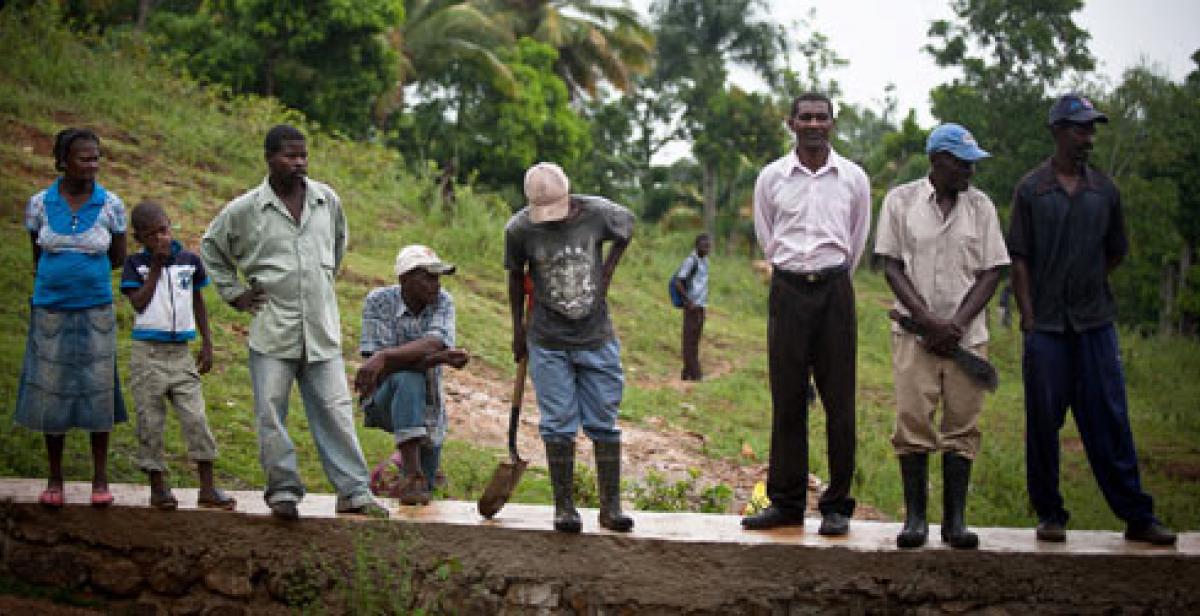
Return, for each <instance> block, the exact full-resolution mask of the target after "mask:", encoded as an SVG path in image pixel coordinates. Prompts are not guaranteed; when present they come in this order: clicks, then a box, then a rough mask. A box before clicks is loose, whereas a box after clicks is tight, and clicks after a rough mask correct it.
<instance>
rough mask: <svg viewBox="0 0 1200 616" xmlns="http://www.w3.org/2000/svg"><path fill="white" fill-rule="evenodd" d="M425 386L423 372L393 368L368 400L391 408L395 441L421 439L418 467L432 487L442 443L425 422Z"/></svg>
mask: <svg viewBox="0 0 1200 616" xmlns="http://www.w3.org/2000/svg"><path fill="white" fill-rule="evenodd" d="M426 387H427V384H426V380H425V373H424V372H406V371H400V372H393V373H392V374H390V375H388V376H387V377H386V378H385V379H384V380H383V382H382V383H380V385H379V388H378V389H376V390H375V394H374V395H373V396H372V397H371V404H372V405H375V406H377V407H379V408H381V409H389V410H390V411H391V416H392V427H393V428H394V430H395V431H394V432H392V434H393V435H394V436H395V439H396V444H397V445H399V444H400V443H403V442H405V441H408V440H411V439H414V438H418V439H421V470H422V471H424V472H425V477H426V479H428V480H429V486H430V488H431V489H432V488H433V482H434V478H435V477H436V475H437V471H438V468H439V467H440V466H441V456H442V446H441V444H440V443H439V444H434V442H433V440H432V439H431V438H430V436H431V435H430V434H429V428H427V427H426V424H425V396H426V393H425V392H426V391H428V390H427V389H426Z"/></svg>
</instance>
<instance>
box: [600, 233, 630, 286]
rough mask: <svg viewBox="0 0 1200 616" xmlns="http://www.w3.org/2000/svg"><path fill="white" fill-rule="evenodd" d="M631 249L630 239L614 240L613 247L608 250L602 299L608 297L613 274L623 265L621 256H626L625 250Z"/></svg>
mask: <svg viewBox="0 0 1200 616" xmlns="http://www.w3.org/2000/svg"><path fill="white" fill-rule="evenodd" d="M626 248H629V239H621V240H613V243H612V246H610V247H609V249H608V255H606V256H605V257H604V273H603V280H602V281H601V284H602V285H603V287H601V289H600V297H607V296H608V286H609V285H610V284H612V277H613V274H614V273H615V272H616V271H617V265H619V264H620V263H621V256H622V255H624V254H625V249H626Z"/></svg>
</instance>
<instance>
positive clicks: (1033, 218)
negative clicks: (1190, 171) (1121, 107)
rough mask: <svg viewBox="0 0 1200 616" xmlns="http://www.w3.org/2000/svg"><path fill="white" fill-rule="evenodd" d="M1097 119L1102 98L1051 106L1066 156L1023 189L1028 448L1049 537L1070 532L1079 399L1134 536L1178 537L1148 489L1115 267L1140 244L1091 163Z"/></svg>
mask: <svg viewBox="0 0 1200 616" xmlns="http://www.w3.org/2000/svg"><path fill="white" fill-rule="evenodd" d="M1096 122H1108V117H1107V116H1105V115H1104V114H1103V113H1101V112H1099V111H1097V110H1096V109H1095V107H1094V106H1093V105H1092V103H1091V101H1089V100H1088V99H1087V98H1084V97H1082V96H1080V95H1078V94H1067V95H1064V96H1062V97H1060V98H1059V99H1058V100H1057V101H1055V103H1054V105H1053V106H1052V107H1051V108H1050V118H1049V124H1050V132H1051V133H1052V134H1053V136H1054V145H1055V150H1054V155H1053V156H1052V157H1051V158H1050V159H1049V160H1047V161H1046V162H1044V163H1042V164H1041V165H1039V166H1038V167H1036V168H1034V169H1033V170H1032V171H1030V172H1029V173H1028V174H1027V175H1026V176H1025V177H1024V178H1022V180H1021V181H1020V183H1019V184H1018V185H1017V189H1016V191H1015V194H1014V196H1013V208H1012V227H1011V229H1010V230H1009V237H1008V252H1009V254H1010V255H1011V257H1012V262H1013V270H1012V285H1013V292H1014V294H1015V295H1016V299H1017V309H1018V310H1019V311H1020V314H1021V331H1022V332H1024V333H1025V354H1024V363H1023V370H1024V380H1025V420H1026V430H1025V455H1026V478H1027V481H1028V488H1029V497H1030V500H1031V501H1032V503H1033V508H1034V511H1036V512H1037V516H1038V525H1037V538H1038V539H1039V540H1041V541H1065V540H1066V524H1067V520H1068V518H1069V514H1068V513H1067V510H1066V509H1065V508H1064V506H1063V498H1062V494H1061V493H1060V492H1059V489H1058V467H1059V443H1058V431H1059V429H1061V428H1062V426H1063V422H1064V420H1065V419H1066V412H1067V408H1068V407H1070V408H1071V410H1072V412H1073V413H1074V415H1075V424H1076V425H1077V426H1078V428H1079V435H1080V438H1081V439H1082V440H1083V446H1084V448H1085V449H1086V451H1087V457H1088V461H1089V462H1090V464H1091V467H1092V472H1093V473H1094V474H1095V476H1096V481H1097V483H1099V484H1100V490H1101V492H1103V493H1104V498H1105V500H1107V501H1108V505H1109V507H1111V508H1112V510H1113V512H1114V513H1116V514H1117V516H1118V517H1120V518H1121V519H1122V520H1124V521H1125V523H1126V525H1127V526H1126V530H1125V538H1126V539H1128V540H1130V541H1144V542H1148V543H1152V544H1155V545H1172V544H1174V543H1175V533H1173V532H1172V531H1171V530H1170V529H1168V528H1167V527H1165V526H1163V524H1162V523H1161V522H1159V520H1158V519H1157V518H1156V517H1154V502H1153V500H1152V499H1151V498H1150V496H1149V495H1148V494H1146V493H1145V492H1144V491H1143V490H1142V487H1141V480H1140V478H1139V476H1138V466H1137V454H1136V452H1135V450H1134V445H1133V434H1132V432H1131V431H1130V428H1129V414H1128V411H1127V404H1126V399H1125V376H1124V372H1123V371H1122V368H1121V360H1120V355H1119V351H1118V348H1117V333H1116V329H1115V327H1114V326H1113V321H1114V320H1115V319H1116V316H1117V305H1116V302H1115V301H1114V300H1113V296H1112V291H1111V290H1110V288H1109V285H1108V274H1109V272H1111V271H1112V270H1113V269H1114V268H1116V267H1117V265H1118V264H1120V262H1121V259H1123V258H1124V257H1125V254H1126V253H1127V252H1128V248H1129V243H1128V240H1127V239H1126V236H1125V220H1124V217H1123V215H1122V213H1121V195H1120V193H1119V192H1118V191H1117V187H1116V186H1115V185H1114V184H1113V182H1112V180H1111V179H1109V178H1108V177H1107V176H1106V175H1104V174H1103V173H1101V172H1100V171H1098V170H1097V169H1095V168H1093V167H1090V166H1088V164H1087V160H1088V155H1089V154H1090V153H1091V150H1092V143H1093V141H1094V139H1095V134H1096Z"/></svg>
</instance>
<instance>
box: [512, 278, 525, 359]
mask: <svg viewBox="0 0 1200 616" xmlns="http://www.w3.org/2000/svg"><path fill="white" fill-rule="evenodd" d="M508 310H509V312H510V313H511V314H512V332H513V337H512V353H513V361H514V362H519V361H521V360H522V359H523V358H524V357H525V354H526V353H527V352H528V349H526V347H525V272H524V271H520V272H518V271H510V272H509V273H508Z"/></svg>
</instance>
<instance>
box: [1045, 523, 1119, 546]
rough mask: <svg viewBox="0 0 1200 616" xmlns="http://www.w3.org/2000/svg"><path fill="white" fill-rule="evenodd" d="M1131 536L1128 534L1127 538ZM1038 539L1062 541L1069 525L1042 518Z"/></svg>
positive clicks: (1065, 538)
mask: <svg viewBox="0 0 1200 616" xmlns="http://www.w3.org/2000/svg"><path fill="white" fill-rule="evenodd" d="M1128 537H1129V536H1128V535H1126V538H1128ZM1037 539H1038V541H1053V542H1055V543H1062V542H1064V541H1066V540H1067V525H1066V524H1063V523H1061V522H1052V521H1050V520H1042V521H1041V522H1038V525H1037Z"/></svg>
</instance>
